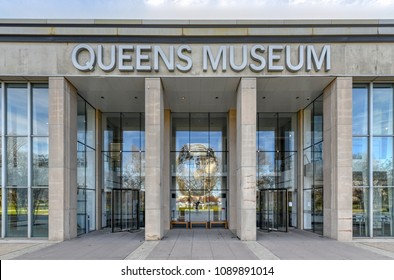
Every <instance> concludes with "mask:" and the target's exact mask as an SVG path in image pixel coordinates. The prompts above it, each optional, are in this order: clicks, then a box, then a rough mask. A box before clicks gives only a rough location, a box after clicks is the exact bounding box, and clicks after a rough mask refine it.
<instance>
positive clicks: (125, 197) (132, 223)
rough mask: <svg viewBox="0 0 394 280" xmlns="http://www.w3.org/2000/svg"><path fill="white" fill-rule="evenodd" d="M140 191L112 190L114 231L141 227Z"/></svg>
mask: <svg viewBox="0 0 394 280" xmlns="http://www.w3.org/2000/svg"><path fill="white" fill-rule="evenodd" d="M139 204H140V192H139V191H138V190H130V189H113V190H112V232H117V231H126V230H137V229H139Z"/></svg>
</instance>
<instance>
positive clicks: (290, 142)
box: [277, 114, 297, 151]
mask: <svg viewBox="0 0 394 280" xmlns="http://www.w3.org/2000/svg"><path fill="white" fill-rule="evenodd" d="M296 128H297V114H279V118H278V139H277V143H278V144H277V146H278V148H277V150H280V151H295V150H296V149H297V148H296V135H297V134H296V133H297V129H296Z"/></svg>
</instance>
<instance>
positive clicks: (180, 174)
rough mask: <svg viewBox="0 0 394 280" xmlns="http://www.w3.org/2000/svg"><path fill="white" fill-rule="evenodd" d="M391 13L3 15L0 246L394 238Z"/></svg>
mask: <svg viewBox="0 0 394 280" xmlns="http://www.w3.org/2000/svg"><path fill="white" fill-rule="evenodd" d="M393 62H394V21H392V20H301V21H299V20H289V21H287V20H220V21H219V20H218V21H210V20H209V21H208V20H207V21H204V20H54V19H53V20H39V19H37V20H34V19H30V20H11V19H10V20H6V19H2V20H0V132H1V137H0V188H1V192H0V194H1V200H0V201H1V205H0V206H1V207H0V213H1V219H0V221H1V223H0V228H1V238H21V237H22V238H36V237H39V238H48V239H49V240H57V241H62V240H66V239H70V238H74V237H76V236H78V235H81V234H86V233H88V232H90V231H94V230H100V229H103V228H108V229H110V230H111V231H112V232H117V231H126V230H128V231H134V230H140V229H144V231H145V239H146V240H159V239H161V238H163V236H164V235H165V233H166V232H167V231H169V230H172V229H173V228H174V227H178V228H185V230H190V229H191V228H195V227H204V228H206V229H207V230H209V229H211V228H213V227H224V228H228V229H229V230H231V231H232V232H233V233H234V234H236V235H237V236H238V237H239V238H240V239H241V240H256V234H257V232H258V230H263V231H283V232H287V231H288V230H289V228H292V227H293V228H298V229H302V230H308V231H312V232H315V233H316V234H320V235H322V236H326V237H329V238H333V239H336V240H341V241H350V240H352V239H354V238H359V237H361V238H378V237H393V236H394V182H393V169H394V162H393V156H394V151H393V147H394V141H393V140H394V121H393V119H394V110H393V106H394V91H393V88H394V63H393Z"/></svg>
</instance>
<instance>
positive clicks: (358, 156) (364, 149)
mask: <svg viewBox="0 0 394 280" xmlns="http://www.w3.org/2000/svg"><path fill="white" fill-rule="evenodd" d="M352 166H353V186H368V185H369V163H368V137H353V164H352Z"/></svg>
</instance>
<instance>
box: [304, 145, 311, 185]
mask: <svg viewBox="0 0 394 280" xmlns="http://www.w3.org/2000/svg"><path fill="white" fill-rule="evenodd" d="M312 155H313V153H312V147H311V148H308V149H306V150H304V189H311V188H312V187H313V159H312Z"/></svg>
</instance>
